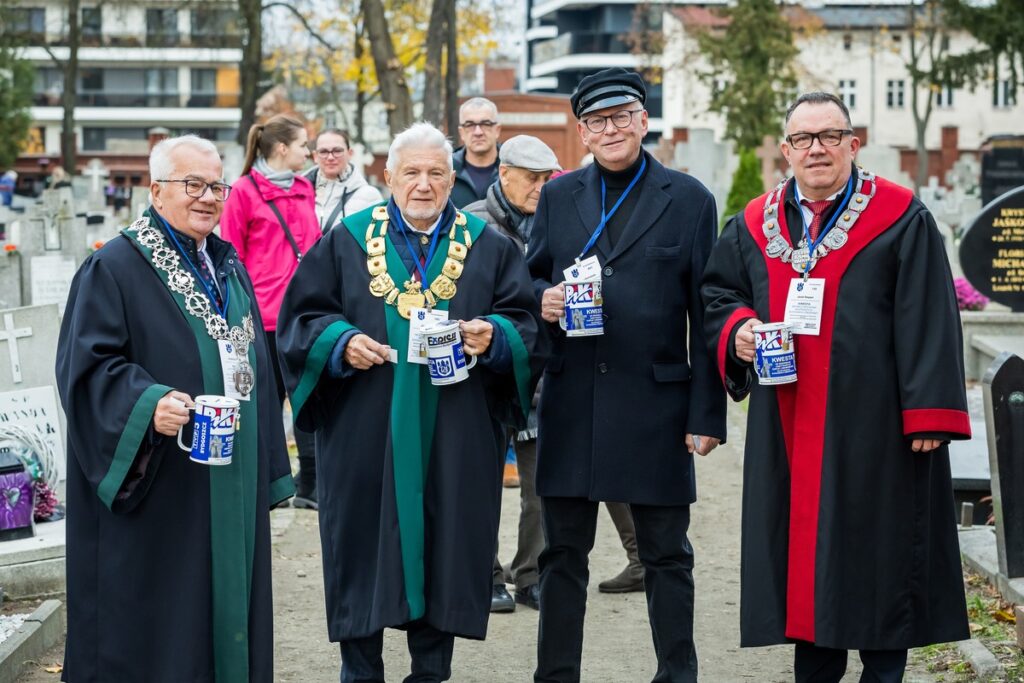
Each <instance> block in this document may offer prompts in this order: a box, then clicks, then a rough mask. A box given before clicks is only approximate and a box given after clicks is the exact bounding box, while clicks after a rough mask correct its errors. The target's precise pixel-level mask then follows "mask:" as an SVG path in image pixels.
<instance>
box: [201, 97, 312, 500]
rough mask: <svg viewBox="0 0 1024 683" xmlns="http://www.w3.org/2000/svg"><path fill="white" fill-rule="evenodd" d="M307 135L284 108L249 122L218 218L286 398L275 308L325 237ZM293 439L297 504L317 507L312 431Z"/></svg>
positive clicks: (297, 433)
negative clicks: (242, 271)
mask: <svg viewBox="0 0 1024 683" xmlns="http://www.w3.org/2000/svg"><path fill="white" fill-rule="evenodd" d="M308 141H309V136H308V134H307V133H306V128H305V126H303V124H302V122H301V121H299V120H298V119H295V118H293V117H290V116H287V115H284V114H279V115H277V116H274V117H272V118H270V119H268V120H267V121H266V122H265V123H257V124H256V125H254V126H253V127H252V128H250V129H249V138H248V142H247V144H246V151H245V166H244V168H243V170H242V175H241V177H240V178H239V179H238V180H237V181H235V184H234V185H233V186H232V187H231V194H230V195H229V196H228V199H227V201H226V202H225V204H224V214H223V216H222V217H221V221H220V231H221V236H222V237H223V238H224V239H226V240H228V241H230V242H231V243H232V244H233V245H234V247H235V249H236V250H237V251H238V257H239V258H240V259H241V260H242V263H243V264H245V268H246V270H248V271H249V275H250V277H251V278H252V285H253V290H254V291H255V293H256V302H257V304H258V306H259V310H260V316H261V317H262V318H263V327H264V329H265V330H266V332H267V341H268V342H269V344H270V349H271V357H272V358H273V359H274V374H275V379H276V380H277V387H278V396H279V397H280V399H281V401H282V403H283V401H284V394H285V390H284V382H283V380H282V378H281V369H280V364H279V361H278V359H277V336H276V330H277V312H278V310H279V309H280V308H281V299H282V298H283V297H284V291H285V288H287V286H288V283H289V282H290V281H291V279H292V275H294V274H295V269H296V268H297V267H298V265H299V261H300V260H301V259H302V255H303V254H305V253H306V252H307V251H308V250H309V249H310V247H312V246H313V244H314V243H315V242H316V241H317V239H318V238H319V237H320V224H319V222H318V221H317V217H316V200H315V192H314V190H313V185H312V183H310V182H309V180H307V179H306V178H305V177H303V176H302V175H301V173H300V172H301V171H302V169H303V168H304V167H305V166H306V160H307V159H308V158H309V148H308V146H307V143H308ZM295 444H296V446H297V447H298V450H299V475H298V477H297V480H296V489H297V491H296V495H295V501H294V504H295V507H304V508H311V509H316V507H317V497H316V466H315V459H314V441H313V435H312V434H310V433H308V432H302V431H300V430H298V429H296V430H295Z"/></svg>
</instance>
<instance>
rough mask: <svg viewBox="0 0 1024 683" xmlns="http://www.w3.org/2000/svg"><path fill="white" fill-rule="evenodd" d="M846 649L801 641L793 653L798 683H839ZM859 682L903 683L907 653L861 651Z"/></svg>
mask: <svg viewBox="0 0 1024 683" xmlns="http://www.w3.org/2000/svg"><path fill="white" fill-rule="evenodd" d="M846 654H847V651H846V650H835V649H832V648H829V647H818V646H817V645H814V644H813V643H805V642H798V643H797V644H796V651H795V652H794V654H793V673H794V679H795V680H796V683H839V681H840V680H842V678H843V674H844V673H846ZM860 661H861V663H862V664H864V672H863V673H862V674H861V676H860V683H900V681H902V680H903V671H904V670H905V669H906V668H907V651H906V650H861V651H860Z"/></svg>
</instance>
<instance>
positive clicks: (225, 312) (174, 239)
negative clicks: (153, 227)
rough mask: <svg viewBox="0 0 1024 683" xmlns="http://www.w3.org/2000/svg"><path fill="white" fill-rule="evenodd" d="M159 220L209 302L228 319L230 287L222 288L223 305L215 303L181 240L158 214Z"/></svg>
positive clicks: (208, 286)
mask: <svg viewBox="0 0 1024 683" xmlns="http://www.w3.org/2000/svg"><path fill="white" fill-rule="evenodd" d="M158 215H159V214H158ZM160 220H161V221H163V224H164V225H166V226H167V234H168V235H169V236H170V238H171V241H172V242H174V246H176V247H177V248H178V252H179V253H180V254H181V256H182V258H184V259H185V263H187V264H188V268H189V270H191V271H192V275H194V276H195V278H196V280H198V281H199V284H201V285H202V286H203V291H204V292H206V296H207V297H209V299H210V303H211V304H213V308H214V310H215V311H217V313H219V314H220V317H222V318H224V319H225V320H227V319H228V298H229V296H230V294H231V289H230V288H229V287H225V288H224V307H223V308H221V307H219V306H218V305H217V297H216V296H214V294H213V291H212V290H211V289H210V285H208V284H206V280H204V279H203V277H202V276H201V275H200V274H199V269H198V268H196V266H195V264H194V263H192V259H190V258H189V257H188V253H186V252H185V250H184V249H183V248H182V246H181V242H179V241H178V238H177V237H176V236H175V234H174V230H173V228H171V225H170V223H168V222H167V221H166V220H164V217H163V216H160ZM199 258H202V256H200V257H199ZM214 277H217V276H216V275H214Z"/></svg>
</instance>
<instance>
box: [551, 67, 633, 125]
mask: <svg viewBox="0 0 1024 683" xmlns="http://www.w3.org/2000/svg"><path fill="white" fill-rule="evenodd" d="M646 101H647V86H645V85H644V79H642V78H640V75H639V74H636V73H634V72H632V71H626V70H625V69H623V68H621V67H612V68H611V69H605V70H603V71H598V72H597V73H595V74H590V75H589V76H587V77H586V78H584V79H583V80H582V81H580V84H579V85H578V86H576V92H574V93H573V94H572V97H571V98H570V99H569V102H570V104H572V112H573V114H575V115H576V118H577V119H579V118H582V117H583V116H584V115H585V114H589V113H590V112H592V111H597V110H598V109H605V108H607V107H616V106H618V105H620V104H628V103H630V102H640V104H643V103H644V102H646Z"/></svg>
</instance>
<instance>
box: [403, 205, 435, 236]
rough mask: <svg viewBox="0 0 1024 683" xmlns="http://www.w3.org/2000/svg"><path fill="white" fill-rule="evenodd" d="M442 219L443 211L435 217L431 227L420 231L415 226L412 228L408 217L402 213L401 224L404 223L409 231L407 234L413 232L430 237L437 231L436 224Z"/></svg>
mask: <svg viewBox="0 0 1024 683" xmlns="http://www.w3.org/2000/svg"><path fill="white" fill-rule="evenodd" d="M442 218H444V211H442V212H441V214H440V215H439V216H438V217H437V220H436V221H434V224H433V225H431V226H430V227H429V228H427V229H426V230H420V229H419V228H417V227H416V226H414V225H413V224H412V223H410V222H409V217H408V216H406V215H405V214H404V213H403V214H402V222H403V223H405V227H406V228H408V229H409V232H415V233H416V234H418V235H432V234H434V230H436V229H437V225H438V223H440V222H441V219H442Z"/></svg>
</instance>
